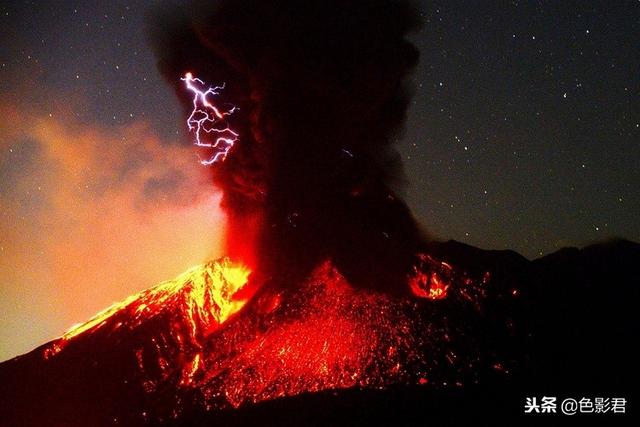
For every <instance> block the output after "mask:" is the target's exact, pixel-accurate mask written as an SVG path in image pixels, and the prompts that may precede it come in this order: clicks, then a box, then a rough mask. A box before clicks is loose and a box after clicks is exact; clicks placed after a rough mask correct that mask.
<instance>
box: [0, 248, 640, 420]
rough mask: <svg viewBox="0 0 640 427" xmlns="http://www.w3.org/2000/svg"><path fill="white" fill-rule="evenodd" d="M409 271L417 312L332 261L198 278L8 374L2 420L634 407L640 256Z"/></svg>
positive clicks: (424, 258) (486, 255) (99, 319)
mask: <svg viewBox="0 0 640 427" xmlns="http://www.w3.org/2000/svg"><path fill="white" fill-rule="evenodd" d="M416 259H417V260H418V261H417V263H416V265H415V268H414V272H413V274H412V275H411V276H410V277H408V278H407V280H408V282H409V283H410V287H411V289H412V290H413V295H412V296H402V295H390V294H387V293H384V292H379V291H375V290H367V289H361V288H357V287H353V286H351V285H350V284H349V282H348V281H347V280H346V279H345V277H344V276H342V275H341V273H340V271H339V270H337V269H336V267H335V266H334V265H333V264H332V262H331V261H330V260H327V261H326V262H324V263H321V264H320V265H318V266H317V267H316V268H315V269H314V270H313V272H312V274H311V275H310V276H309V277H307V278H306V279H305V280H304V283H300V284H298V286H290V287H268V286H267V287H263V288H260V289H258V290H257V291H255V292H251V293H247V292H243V289H244V288H246V287H247V286H249V285H247V283H248V282H249V283H250V282H251V276H250V271H249V270H247V269H246V268H244V267H242V266H240V265H238V264H234V263H233V262H232V261H231V260H229V259H226V258H223V259H219V260H216V261H213V262H210V263H207V264H205V265H202V266H199V267H195V268H193V269H191V270H189V271H187V272H186V273H184V274H183V275H181V276H179V277H178V278H176V279H175V280H172V281H168V282H164V283H161V284H159V285H157V286H155V287H152V288H150V289H148V290H145V291H143V292H140V293H138V294H136V295H133V296H131V297H129V298H127V299H126V300H124V301H123V302H121V303H118V304H114V305H113V306H111V307H109V308H108V309H106V310H104V311H103V312H101V313H99V314H98V315H96V316H95V317H94V318H92V319H90V320H89V321H88V322H86V323H84V324H81V325H78V326H75V327H73V328H72V329H70V330H69V331H68V332H66V333H65V334H64V335H62V336H61V337H60V338H58V339H56V340H53V341H51V342H49V343H47V344H45V345H43V346H41V347H39V348H37V349H35V350H33V351H32V352H30V353H28V354H25V355H23V356H19V357H16V358H14V359H12V360H9V361H7V362H4V363H3V364H1V365H0V384H1V387H2V391H1V393H0V414H1V419H2V420H3V424H4V425H78V426H80V425H114V424H115V425H145V424H149V425H156V424H169V425H183V424H188V425H197V424H199V423H202V424H207V423H212V424H216V425H238V424H245V423H246V424H249V423H251V424H256V423H257V424H260V425H265V424H267V425H270V424H274V425H276V424H283V423H295V424H314V423H321V424H324V423H331V424H359V423H367V422H375V423H379V422H382V421H385V420H386V421H388V422H395V423H399V424H403V423H409V421H410V420H414V419H416V418H415V417H420V419H423V420H430V419H435V420H438V419H446V420H454V421H469V420H471V419H476V417H482V416H483V415H485V416H487V417H490V418H491V419H492V420H494V421H496V420H497V421H499V420H500V419H502V418H505V419H508V418H512V417H518V416H523V414H522V404H523V403H522V402H523V400H524V397H525V396H529V395H535V393H536V392H539V391H541V390H546V391H551V392H553V393H556V394H562V393H570V392H575V391H579V392H580V393H582V394H585V393H586V394H589V393H596V394H598V395H600V394H603V393H605V394H611V395H616V396H622V397H626V398H630V397H631V395H630V393H631V391H632V389H633V388H632V387H633V386H634V384H633V380H632V378H636V377H637V373H638V372H637V367H636V366H637V365H636V364H635V363H633V361H635V360H637V356H638V354H637V351H638V350H637V347H636V346H634V345H633V343H634V340H635V338H636V334H637V320H636V319H635V318H634V317H633V315H632V313H633V310H632V307H631V304H633V302H634V301H637V298H638V288H637V279H636V273H635V266H637V265H638V262H639V261H640V245H638V244H635V243H631V242H627V241H616V242H611V243H607V244H600V245H594V246H590V247H587V248H585V249H582V250H578V249H566V250H562V251H559V252H557V253H555V254H552V255H549V256H546V257H544V258H541V259H538V260H535V261H528V260H527V259H525V258H523V257H521V256H519V255H518V254H516V253H514V252H510V251H484V250H480V249H477V248H473V247H470V246H467V245H464V244H461V243H457V242H447V243H431V244H429V245H428V247H426V248H425V252H424V253H421V254H419V256H417V257H416ZM251 294H252V295H251ZM634 370H635V371H634ZM632 371H633V372H632ZM461 409H462V410H461ZM629 410H633V408H632V407H631V408H628V411H629Z"/></svg>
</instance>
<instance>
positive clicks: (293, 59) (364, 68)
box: [148, 0, 426, 291]
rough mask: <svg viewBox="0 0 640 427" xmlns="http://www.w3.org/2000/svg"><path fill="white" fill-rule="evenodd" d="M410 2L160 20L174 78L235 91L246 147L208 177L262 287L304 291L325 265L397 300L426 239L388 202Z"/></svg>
mask: <svg viewBox="0 0 640 427" xmlns="http://www.w3.org/2000/svg"><path fill="white" fill-rule="evenodd" d="M418 17H419V14H418V13H417V11H416V10H415V9H414V7H413V6H412V5H411V4H410V3H409V2H407V1H400V0H398V1H392V0H367V1H364V0H355V1H337V0H307V1H293V0H281V1H278V0H235V1H231V0H229V1H219V2H214V3H211V2H207V3H206V4H204V3H194V4H192V5H190V6H189V7H188V8H179V7H167V6H163V7H162V8H156V9H155V10H153V11H152V13H151V14H150V16H149V19H148V35H149V39H150V42H151V44H152V47H153V49H154V51H155V53H156V56H157V59H158V67H159V69H160V71H161V72H162V73H163V75H164V76H165V77H166V79H167V80H168V81H169V82H171V83H172V84H175V86H176V93H177V94H178V96H179V97H180V98H181V99H182V100H183V101H184V105H185V111H187V110H186V109H187V108H188V107H190V105H191V104H190V101H191V99H190V97H189V95H188V94H187V93H186V91H185V90H184V88H183V87H182V84H181V82H180V81H179V78H180V77H181V76H182V75H184V73H185V72H187V71H191V72H193V73H194V75H196V76H197V77H199V78H201V79H203V80H205V81H206V82H209V83H212V84H218V83H221V82H225V83H226V89H225V90H224V92H223V93H222V95H221V98H220V99H221V101H222V102H233V103H234V104H235V105H237V106H239V108H240V111H239V112H238V113H237V114H235V115H234V116H233V118H232V119H231V120H232V126H233V128H234V129H236V130H238V131H239V133H240V140H239V142H238V143H237V144H236V146H235V147H234V148H233V150H232V151H231V152H230V154H229V156H228V158H227V160H226V161H225V162H223V163H219V164H216V165H214V166H213V167H212V168H211V173H212V176H213V179H214V181H215V182H216V184H217V185H218V186H219V187H220V188H221V189H222V190H223V191H224V196H223V201H222V204H223V208H224V209H225V210H226V212H227V214H228V218H229V219H228V221H229V224H228V238H227V240H228V241H227V246H228V251H229V252H230V255H231V256H234V255H236V254H237V255H238V256H244V257H245V258H246V259H249V260H250V262H249V263H250V264H253V267H254V269H255V271H256V273H257V276H258V277H260V280H263V281H271V282H273V283H275V284H286V283H296V282H298V281H299V280H300V279H301V278H302V276H306V275H307V274H308V273H309V270H310V269H311V268H313V267H315V266H316V265H317V264H318V263H319V262H321V261H323V260H325V259H331V260H332V261H333V262H334V263H335V264H336V266H337V267H338V269H339V270H340V271H341V272H342V273H343V274H344V275H345V276H346V277H347V278H348V279H349V280H350V281H351V283H353V284H354V285H357V286H364V287H373V288H378V289H385V290H394V291H400V290H401V289H404V288H405V287H406V285H405V281H406V280H405V278H406V274H407V272H408V271H409V269H410V267H411V265H412V264H413V262H414V254H415V253H416V251H418V250H419V247H420V246H421V244H422V242H424V241H425V240H426V235H425V233H424V232H423V231H422V230H421V229H420V227H419V225H418V224H417V222H416V221H415V219H414V217H413V216H412V214H411V212H410V211H409V209H408V207H407V205H406V204H405V203H404V201H402V199H401V198H400V197H399V195H398V194H397V193H396V192H395V191H394V190H393V188H396V187H397V186H398V184H399V183H401V181H402V177H403V174H402V168H401V164H400V158H399V155H398V153H397V152H396V151H395V149H394V147H393V142H394V139H395V138H396V137H397V136H398V133H399V132H400V131H401V130H402V125H403V122H404V119H405V114H406V110H407V106H408V102H409V95H410V93H409V92H410V91H409V90H408V87H407V85H406V82H405V79H406V77H407V76H408V73H409V72H410V71H411V70H412V68H413V67H414V66H415V65H416V63H417V60H418V52H417V50H416V48H415V47H414V46H413V45H411V44H410V43H409V42H408V41H407V40H406V39H405V36H406V35H407V34H408V33H409V32H410V31H412V30H415V29H417V28H418V27H419V19H418Z"/></svg>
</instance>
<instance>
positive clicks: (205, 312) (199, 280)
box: [44, 259, 250, 358]
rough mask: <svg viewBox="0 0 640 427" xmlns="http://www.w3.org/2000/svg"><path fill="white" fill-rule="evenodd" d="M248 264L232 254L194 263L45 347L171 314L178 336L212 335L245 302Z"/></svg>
mask: <svg viewBox="0 0 640 427" xmlns="http://www.w3.org/2000/svg"><path fill="white" fill-rule="evenodd" d="M249 274H250V272H249V270H247V269H246V268H245V267H243V266H241V265H236V264H233V263H231V262H230V261H229V260H228V259H223V260H221V261H219V262H212V263H208V264H205V265H201V266H197V267H194V268H192V269H190V270H188V271H186V272H185V273H183V274H181V275H180V276H178V277H177V278H176V279H174V280H170V281H167V282H163V283H160V284H159V285H157V286H154V287H152V288H150V289H147V290H145V291H142V292H140V293H138V294H134V295H131V296H130V297H128V298H126V299H125V300H124V301H121V302H119V303H115V304H113V305H111V306H110V307H108V308H106V309H105V310H103V311H101V312H100V313H98V314H96V315H95V316H94V317H93V318H91V319H90V320H89V321H87V322H85V323H81V324H78V325H75V326H73V327H71V328H70V329H69V330H68V331H67V332H65V333H64V334H63V335H62V337H60V338H59V339H58V340H55V341H54V342H53V343H52V344H51V346H49V347H47V348H46V349H45V350H44V356H45V358H49V357H51V356H53V355H55V354H57V353H58V352H60V351H61V350H62V349H63V348H64V347H65V346H66V345H67V344H68V343H70V342H72V341H73V340H74V339H76V338H81V337H83V336H86V335H93V334H95V333H96V332H97V331H102V330H105V331H108V332H109V333H115V332H116V331H117V330H118V329H125V330H134V329H135V328H137V327H138V326H140V325H141V324H143V323H144V322H148V321H149V320H150V319H152V318H154V317H158V316H160V317H161V316H163V315H170V316H171V317H173V318H174V319H176V320H178V321H174V322H173V326H174V329H173V330H172V331H170V332H171V333H174V332H175V337H176V339H177V341H178V342H180V341H182V340H183V335H184V336H185V337H188V338H189V340H190V341H191V342H194V340H196V339H198V338H199V337H202V336H206V335H208V334H209V333H210V332H211V331H212V330H214V329H215V328H217V327H218V326H219V325H221V324H222V323H223V322H225V321H226V320H227V319H228V318H229V317H230V316H231V315H233V314H234V313H236V312H237V311H238V310H240V309H241V308H242V306H243V305H244V304H245V303H246V301H245V300H236V299H234V295H236V293H237V292H238V291H239V290H240V289H241V288H242V287H243V286H244V285H245V284H246V283H247V280H248V277H249Z"/></svg>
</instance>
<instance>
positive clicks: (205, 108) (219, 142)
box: [180, 73, 238, 166]
mask: <svg viewBox="0 0 640 427" xmlns="http://www.w3.org/2000/svg"><path fill="white" fill-rule="evenodd" d="M180 80H182V81H183V82H185V84H186V87H187V90H188V91H190V92H191V93H193V110H192V111H191V115H190V116H189V118H188V119H187V127H188V128H189V132H192V133H193V134H194V135H195V142H194V144H195V145H197V146H198V147H206V148H211V149H212V150H213V154H212V155H211V156H210V157H209V158H208V159H204V160H203V159H200V163H202V164H203V165H205V166H208V165H211V164H213V163H216V162H223V161H225V159H226V158H227V154H228V153H229V150H231V148H232V147H233V145H234V144H235V143H236V141H237V140H238V134H237V133H236V132H235V131H233V130H232V129H231V128H230V127H229V125H228V124H227V122H226V119H225V117H226V116H230V115H231V114H233V113H234V112H235V111H236V110H237V107H235V106H232V107H231V108H230V109H228V110H226V111H223V110H221V109H220V108H218V107H216V106H215V105H214V104H213V103H212V101H211V100H210V98H213V97H215V96H217V95H220V92H219V91H221V90H222V89H224V84H223V85H222V86H215V87H209V88H207V89H206V90H204V89H203V88H206V84H205V83H204V82H203V81H202V80H200V79H198V78H196V77H194V76H193V74H191V73H186V74H185V75H184V77H182V78H181V79H180Z"/></svg>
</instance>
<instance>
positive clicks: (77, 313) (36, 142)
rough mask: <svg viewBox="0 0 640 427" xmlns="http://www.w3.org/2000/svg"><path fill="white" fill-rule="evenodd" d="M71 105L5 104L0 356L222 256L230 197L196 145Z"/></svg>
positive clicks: (0, 116) (0, 141) (0, 131)
mask: <svg viewBox="0 0 640 427" xmlns="http://www.w3.org/2000/svg"><path fill="white" fill-rule="evenodd" d="M16 105H18V106H16ZM71 109H72V108H70V107H69V106H67V107H66V110H67V111H65V107H64V106H61V107H60V108H58V109H56V110H55V113H52V114H51V115H50V114H49V113H48V112H46V113H45V112H42V113H40V111H46V109H38V110H35V109H34V110H31V111H29V110H27V109H25V108H24V106H21V105H19V104H16V103H13V102H10V101H8V100H7V99H6V98H5V99H2V100H0V209H1V211H2V216H1V217H0V259H1V261H0V277H1V278H2V279H1V280H2V282H0V294H1V299H0V311H2V312H3V313H5V314H4V316H2V317H1V318H0V330H2V335H3V336H2V337H1V339H0V343H2V344H0V360H4V359H6V358H8V357H11V356H13V355H16V354H18V353H22V352H25V351H28V350H30V349H31V348H33V347H35V346H36V345H38V344H40V343H42V342H44V341H46V340H48V339H51V338H53V337H55V336H58V335H60V334H61V333H62V332H64V331H65V330H66V329H67V328H68V327H69V326H71V325H72V324H74V323H76V322H79V321H84V320H86V319H87V318H89V317H90V316H91V315H93V314H94V313H95V312H97V311H99V310H100V309H102V308H104V307H105V306H107V305H109V304H111V303H112V302H113V301H116V300H119V299H122V298H124V297H126V296H127V295H129V294H131V293H134V292H135V291H138V290H140V289H142V288H146V287H148V286H150V285H152V284H155V283H156V282H158V281H161V280H164V279H168V278H171V277H174V276H175V275H176V274H178V273H180V272H182V271H184V270H186V269H187V268H189V267H190V266H192V265H194V264H197V263H201V262H203V261H205V260H207V259H209V258H211V257H215V256H217V255H218V254H219V253H218V251H219V241H220V237H221V236H222V227H223V226H224V218H223V216H222V213H221V211H220V210H219V206H218V205H219V201H220V193H219V192H218V191H217V190H216V189H215V188H214V187H213V185H212V184H211V180H210V178H209V176H208V170H207V168H204V167H202V166H201V165H200V164H199V163H198V159H197V156H196V154H195V152H194V151H193V149H192V147H191V146H190V145H189V144H188V143H179V142H178V141H162V140H161V139H160V138H159V137H158V136H157V135H156V134H155V133H154V130H153V129H152V128H151V127H150V125H149V124H147V123H144V122H135V123H132V124H131V125H128V126H124V127H117V128H116V127H113V128H111V127H109V128H107V127H104V126H98V125H95V124H86V123H80V122H79V121H78V120H76V119H75V117H74V116H73V114H69V112H68V111H69V110H71ZM33 111H38V112H39V113H34V112H33ZM36 325H37V326H36Z"/></svg>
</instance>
